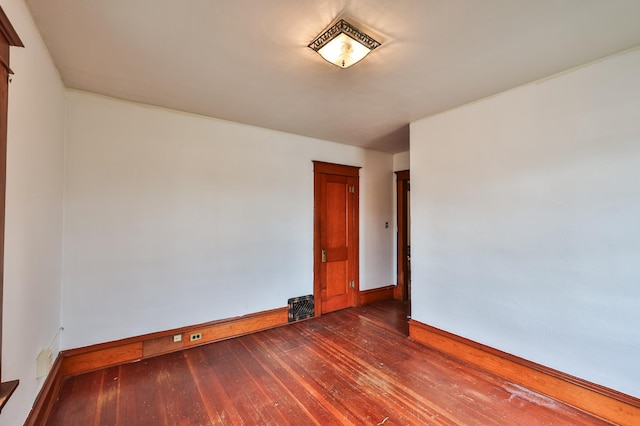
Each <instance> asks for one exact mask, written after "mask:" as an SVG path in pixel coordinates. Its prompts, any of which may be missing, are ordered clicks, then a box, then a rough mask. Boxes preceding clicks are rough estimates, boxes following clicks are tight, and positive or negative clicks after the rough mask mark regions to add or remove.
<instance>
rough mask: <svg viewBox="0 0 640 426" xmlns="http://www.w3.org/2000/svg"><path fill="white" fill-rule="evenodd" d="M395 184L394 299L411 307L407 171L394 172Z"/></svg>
mask: <svg viewBox="0 0 640 426" xmlns="http://www.w3.org/2000/svg"><path fill="white" fill-rule="evenodd" d="M396 184H397V192H396V193H397V217H398V236H397V241H398V244H397V271H398V275H397V284H398V285H397V287H396V289H395V291H394V295H393V296H394V298H395V299H397V300H402V301H403V302H408V304H409V306H411V303H410V302H411V214H410V210H411V192H410V190H411V188H410V186H411V185H410V180H409V170H402V171H399V172H396Z"/></svg>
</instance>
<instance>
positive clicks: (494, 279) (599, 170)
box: [410, 50, 640, 397]
mask: <svg viewBox="0 0 640 426" xmlns="http://www.w3.org/2000/svg"><path fill="white" fill-rule="evenodd" d="M638 75H640V51H639V50H634V51H630V52H626V53H624V54H620V55H617V56H614V57H610V58H607V59H605V60H601V61H599V62H596V63H593V64H590V65H587V66H585V67H582V68H579V69H576V70H572V71H570V72H566V73H564V74H561V75H557V76H553V77H551V78H549V79H546V80H543V81H539V82H535V83H532V84H529V85H526V86H523V87H520V88H517V89H514V90H511V91H508V92H505V93H502V94H500V95H497V96H495V97H492V98H489V99H486V100H482V101H479V102H477V103H473V104H469V105H466V106H463V107H460V108H457V109H455V110H452V111H449V112H446V113H442V114H440V115H436V116H432V117H428V118H425V119H423V120H420V121H417V122H415V123H412V125H411V160H410V161H411V192H412V212H411V213H412V227H413V229H412V273H413V294H412V295H413V307H412V315H413V318H415V319H416V320H418V321H420V322H423V323H426V324H429V325H432V326H435V327H438V328H441V329H444V330H447V331H449V332H452V333H455V334H458V335H461V336H464V337H467V338H470V339H472V340H475V341H478V342H480V343H483V344H486V345H489V346H492V347H495V348H498V349H501V350H503V351H506V352H509V353H511V354H514V355H518V356H521V357H523V358H526V359H529V360H531V361H535V362H538V363H541V364H544V365H547V366H549V367H552V368H555V369H558V370H561V371H564V372H566V373H569V374H572V375H575V376H578V377H581V378H583V379H587V380H590V381H593V382H596V383H599V384H601V385H604V386H608V387H611V388H614V389H617V390H619V391H622V392H625V393H628V394H631V395H634V396H636V397H640V388H638V383H640V369H639V368H638V359H640V334H639V331H638V330H640V327H639V326H640V309H638V303H637V302H638V300H640V286H638V277H639V276H640V262H639V261H638V259H640V226H638V223H639V222H638V218H640V185H638V182H640V120H638V111H640V80H639V79H638Z"/></svg>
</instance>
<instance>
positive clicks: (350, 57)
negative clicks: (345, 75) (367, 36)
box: [318, 33, 371, 68]
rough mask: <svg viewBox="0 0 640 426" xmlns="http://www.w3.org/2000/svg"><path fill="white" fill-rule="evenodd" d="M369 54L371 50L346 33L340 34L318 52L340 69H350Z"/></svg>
mask: <svg viewBox="0 0 640 426" xmlns="http://www.w3.org/2000/svg"><path fill="white" fill-rule="evenodd" d="M369 52H371V49H369V48H368V47H366V46H363V45H362V44H360V43H358V42H357V41H355V40H354V39H352V38H351V37H349V36H348V35H346V34H345V33H340V35H338V36H337V37H336V38H334V39H333V40H331V41H330V42H329V43H327V44H325V45H324V46H323V47H322V48H321V49H320V50H318V53H319V54H320V56H322V57H323V58H324V59H326V60H327V61H329V62H331V63H332V64H335V65H337V66H339V67H340V68H349V67H350V66H351V65H353V64H355V63H356V62H358V61H359V60H360V59H362V58H364V57H365V56H367V55H368V54H369Z"/></svg>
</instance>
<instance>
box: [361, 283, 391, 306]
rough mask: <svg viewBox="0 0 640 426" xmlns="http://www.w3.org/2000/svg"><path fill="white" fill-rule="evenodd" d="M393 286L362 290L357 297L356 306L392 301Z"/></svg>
mask: <svg viewBox="0 0 640 426" xmlns="http://www.w3.org/2000/svg"><path fill="white" fill-rule="evenodd" d="M395 288H396V286H395V285H388V286H386V287H380V288H373V289H371V290H362V291H361V292H360V294H359V295H358V304H359V305H367V304H369V303H374V302H381V301H383V300H391V299H393V291H394V290H395Z"/></svg>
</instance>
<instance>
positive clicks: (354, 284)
mask: <svg viewBox="0 0 640 426" xmlns="http://www.w3.org/2000/svg"><path fill="white" fill-rule="evenodd" d="M349 287H351V288H356V282H355V281H354V280H351V281H349Z"/></svg>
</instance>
